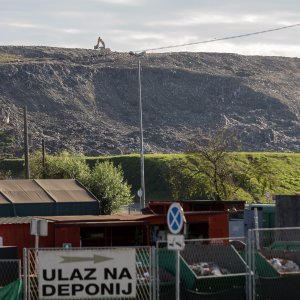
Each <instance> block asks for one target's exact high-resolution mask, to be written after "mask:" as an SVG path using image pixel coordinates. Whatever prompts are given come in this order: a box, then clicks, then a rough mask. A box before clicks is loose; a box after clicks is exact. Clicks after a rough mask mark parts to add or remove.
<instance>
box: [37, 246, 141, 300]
mask: <svg viewBox="0 0 300 300" xmlns="http://www.w3.org/2000/svg"><path fill="white" fill-rule="evenodd" d="M38 282H39V299H85V298H88V299H93V298H99V297H101V298H112V297H114V298H127V297H128V298H130V297H135V296H136V258H135V249H109V250H108V249H105V250H75V251H72V250H57V251H51V250H40V251H39V252H38Z"/></svg>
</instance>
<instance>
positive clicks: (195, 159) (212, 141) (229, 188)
mask: <svg viewBox="0 0 300 300" xmlns="http://www.w3.org/2000/svg"><path fill="white" fill-rule="evenodd" d="M202 138H203V136H202ZM202 140H203V139H202ZM237 149H238V142H237V139H236V136H235V134H234V132H233V131H231V130H230V129H228V128H223V129H221V130H218V131H217V132H215V133H214V134H212V133H209V134H208V135H207V136H206V138H205V140H204V141H202V142H201V143H199V139H198V138H195V139H194V140H193V141H192V143H191V148H190V151H189V152H188V156H187V160H188V162H189V165H188V168H190V171H191V172H192V174H194V175H197V174H202V175H203V177H204V180H206V182H207V184H206V189H207V190H206V194H207V195H209V197H210V198H212V199H214V200H231V199H233V198H235V195H236V192H237V190H238V189H239V187H238V186H237V185H236V183H237V181H239V180H240V179H239V178H238V176H236V174H237V171H238V170H237V169H238V168H239V167H238V165H237V164H236V162H235V159H234V157H233V155H232V152H231V151H232V150H237Z"/></svg>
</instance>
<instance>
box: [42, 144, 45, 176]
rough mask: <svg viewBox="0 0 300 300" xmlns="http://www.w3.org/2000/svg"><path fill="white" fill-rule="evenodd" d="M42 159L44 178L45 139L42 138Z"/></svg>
mask: <svg viewBox="0 0 300 300" xmlns="http://www.w3.org/2000/svg"><path fill="white" fill-rule="evenodd" d="M42 160H43V178H44V179H45V178H46V148H45V140H44V139H42Z"/></svg>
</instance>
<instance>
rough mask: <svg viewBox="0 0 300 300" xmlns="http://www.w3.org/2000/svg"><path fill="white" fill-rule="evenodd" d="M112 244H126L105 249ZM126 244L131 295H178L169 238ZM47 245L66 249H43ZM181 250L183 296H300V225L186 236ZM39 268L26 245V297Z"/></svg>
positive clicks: (31, 295) (256, 299)
mask: <svg viewBox="0 0 300 300" xmlns="http://www.w3.org/2000/svg"><path fill="white" fill-rule="evenodd" d="M103 249H104V248H100V249H94V250H97V251H98V250H99V251H102V250H103ZM111 249H124V248H106V250H109V251H110V250H111ZM125 249H135V261H136V266H135V271H136V278H137V293H136V296H135V297H133V298H131V299H141V300H142V299H143V300H144V299H145V300H147V299H162V300H169V299H170V300H173V299H175V290H176V289H175V287H176V282H175V281H176V267H175V265H176V264H175V262H176V255H175V251H173V250H168V248H167V243H166V241H163V242H162V241H160V242H157V246H156V248H154V247H152V248H151V247H138V248H125ZM47 250H48V251H49V250H51V251H52V252H55V251H61V250H62V249H57V248H56V249H40V250H39V252H40V251H47ZM79 250H83V248H80V249H70V250H65V251H68V253H73V254H74V256H76V253H77V252H76V251H79ZM84 250H91V248H88V249H84ZM70 251H71V252H70ZM179 254H180V256H179V266H180V273H179V278H180V299H181V300H185V299H188V300H193V299H206V300H208V299H210V300H216V299H217V300H225V299H230V300H235V299H236V300H243V299H248V300H279V299H280V300H282V299H285V298H287V297H288V299H289V300H296V299H297V300H298V299H300V288H299V287H300V269H299V267H300V228H281V229H280V228H275V229H254V230H249V233H248V239H247V241H246V240H245V239H244V238H235V239H234V240H232V239H228V238H226V239H225V238H224V239H200V240H186V241H185V248H184V250H182V251H180V252H179ZM38 270H39V262H38V260H37V257H36V251H35V250H34V249H25V250H24V299H30V300H36V299H39V296H38ZM51 299H55V298H53V297H52V298H51ZM60 299H61V298H60ZM77 299H83V298H77ZM84 299H86V298H84ZM99 299H103V298H99ZM105 299H108V298H105ZM119 299H120V298H119ZM127 299H128V298H127Z"/></svg>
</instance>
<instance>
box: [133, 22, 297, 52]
mask: <svg viewBox="0 0 300 300" xmlns="http://www.w3.org/2000/svg"><path fill="white" fill-rule="evenodd" d="M297 26H300V23H298V24H293V25H288V26H282V27H277V28H273V29H267V30H262V31H256V32H251V33H245V34H240V35H233V36H228V37H223V38H214V39H210V40H204V41H199V42H192V43H185V44H178V45H171V46H163V47H158V48H150V49H144V50H136V51H132V52H133V53H140V52H148V51H155V50H164V49H171V48H178V47H184V46H192V45H198V44H207V43H213V42H218V41H224V40H231V39H237V38H242V37H247V36H252V35H258V34H263V33H268V32H272V31H278V30H283V29H287V28H292V27H297Z"/></svg>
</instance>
